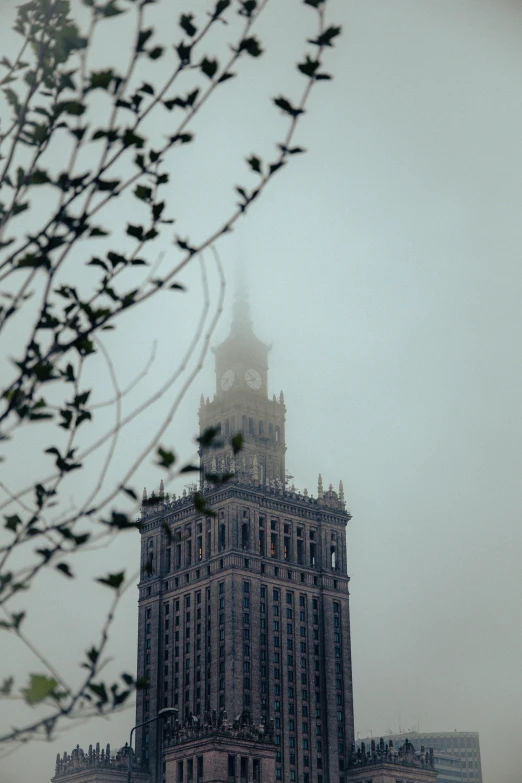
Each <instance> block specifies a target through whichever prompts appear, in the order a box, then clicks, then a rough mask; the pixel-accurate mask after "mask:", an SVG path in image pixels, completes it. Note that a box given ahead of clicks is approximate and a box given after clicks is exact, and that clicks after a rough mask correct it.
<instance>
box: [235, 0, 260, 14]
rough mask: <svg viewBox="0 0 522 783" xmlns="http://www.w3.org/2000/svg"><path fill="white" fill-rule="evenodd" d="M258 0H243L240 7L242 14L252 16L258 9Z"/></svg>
mask: <svg viewBox="0 0 522 783" xmlns="http://www.w3.org/2000/svg"><path fill="white" fill-rule="evenodd" d="M256 6H257V1H256V0H241V8H240V9H239V15H240V16H246V17H248V18H250V17H251V16H252V14H253V13H254V11H255V10H256Z"/></svg>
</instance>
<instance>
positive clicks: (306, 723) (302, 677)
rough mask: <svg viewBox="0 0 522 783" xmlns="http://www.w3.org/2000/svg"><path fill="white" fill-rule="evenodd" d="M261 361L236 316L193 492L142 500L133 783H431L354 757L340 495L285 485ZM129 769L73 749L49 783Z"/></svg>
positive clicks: (428, 767) (119, 757)
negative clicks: (140, 682) (141, 681)
mask: <svg viewBox="0 0 522 783" xmlns="http://www.w3.org/2000/svg"><path fill="white" fill-rule="evenodd" d="M268 351H269V347H268V346H267V345H264V344H263V343H262V342H261V341H260V340H258V339H257V337H256V336H255V334H254V332H253V329H252V324H251V319H250V312H249V309H248V305H247V303H246V302H244V301H241V300H240V301H238V302H236V307H235V313H234V320H233V323H232V329H231V333H230V335H229V337H228V338H227V339H226V340H225V341H224V342H223V343H221V345H219V346H217V347H216V348H215V350H214V355H215V359H216V388H215V393H214V394H213V395H212V399H209V398H207V399H206V400H205V399H204V398H202V399H201V405H200V410H199V418H200V429H201V436H202V437H201V440H200V443H201V448H200V458H201V476H200V482H199V485H198V484H196V485H193V486H192V487H191V488H189V492H188V493H187V491H186V490H184V491H183V495H182V497H180V498H176V496H175V495H174V496H173V497H169V496H168V494H166V493H165V492H164V487H163V482H162V483H161V485H160V490H159V494H158V495H155V493H152V495H151V497H150V498H149V499H147V496H146V493H144V499H143V505H142V513H141V525H140V533H141V538H142V550H141V578H140V584H139V625H138V628H139V630H138V676H139V677H145V678H146V680H147V682H148V687H146V688H144V689H142V690H139V691H138V693H137V704H136V722H137V724H139V727H137V729H138V730H137V734H136V741H135V743H134V749H135V753H136V755H135V756H134V754H133V756H132V760H133V770H132V775H131V779H132V783H368V781H373V783H435V779H436V772H435V770H434V766H433V754H429V752H428V753H427V752H426V751H423V752H421V753H418V752H416V749H415V748H414V746H413V744H412V743H411V742H403V743H402V744H400V743H397V744H395V743H390V742H389V741H388V742H384V741H382V742H379V743H378V744H376V743H375V742H370V743H368V747H360V748H358V749H356V748H355V746H354V745H353V741H354V733H353V706H352V668H351V639H350V617H349V592H348V582H349V577H348V573H347V554H346V526H347V524H348V522H349V520H350V518H351V517H350V513H349V512H348V511H347V510H346V507H345V502H344V492H343V485H342V482H341V483H340V484H339V490H338V492H336V491H334V489H333V487H332V485H330V486H329V488H328V489H325V488H324V487H323V482H322V478H321V476H319V479H318V484H317V496H316V497H313V495H309V494H308V491H307V490H306V489H305V490H303V492H300V491H299V490H297V489H296V488H295V487H294V486H293V485H291V486H289V485H288V484H289V482H288V476H287V473H286V469H285V452H286V438H285V417H286V406H285V403H284V397H283V393H282V392H281V394H280V395H279V397H278V398H276V396H275V395H273V396H272V397H270V396H269V394H268ZM209 428H212V430H213V431H214V432H215V433H219V434H220V436H221V437H220V439H219V441H218V442H217V443H213V444H210V443H208V437H207V436H205V433H206V432H208V430H209ZM238 442H239V443H241V444H242V447H241V448H240V449H238V448H237V444H238ZM302 448H306V443H303V444H302ZM196 492H197V494H196ZM202 500H204V502H202ZM207 502H208V504H209V505H210V506H211V507H212V511H210V510H207V508H206V503H207ZM166 712H168V713H169V717H167V715H166ZM174 716H175V717H174ZM128 759H129V747H128V746H125V747H123V748H122V749H121V750H120V751H119V752H118V753H117V754H116V756H115V757H113V756H112V754H111V751H110V747H109V746H107V749H106V750H105V751H103V750H102V751H100V748H99V746H96V748H95V749H94V750H93V748H92V747H90V748H89V750H88V752H84V751H83V750H82V749H81V748H80V747H79V746H78V747H77V748H76V749H75V750H73V752H72V753H71V754H70V755H69V754H67V753H65V754H64V755H63V756H62V757H60V756H58V758H57V762H56V772H55V777H54V778H53V783H124V781H125V780H126V778H127V774H126V769H127V762H128Z"/></svg>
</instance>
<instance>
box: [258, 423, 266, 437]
mask: <svg viewBox="0 0 522 783" xmlns="http://www.w3.org/2000/svg"><path fill="white" fill-rule="evenodd" d="M264 434H265V425H264V422H262V421H260V422H259V435H260V436H261V437H263V435H264Z"/></svg>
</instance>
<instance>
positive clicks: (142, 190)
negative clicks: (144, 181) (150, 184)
mask: <svg viewBox="0 0 522 783" xmlns="http://www.w3.org/2000/svg"><path fill="white" fill-rule="evenodd" d="M134 195H135V196H136V198H139V199H141V200H142V201H148V200H149V199H150V198H151V196H152V188H147V187H145V185H136V187H135V189H134Z"/></svg>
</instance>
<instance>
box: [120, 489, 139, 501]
mask: <svg viewBox="0 0 522 783" xmlns="http://www.w3.org/2000/svg"><path fill="white" fill-rule="evenodd" d="M121 491H122V492H125V494H126V495H128V496H129V497H130V498H132V499H133V500H137V499H138V496H137V494H136V492H135V491H134V490H133V489H132V487H122V488H121Z"/></svg>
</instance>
